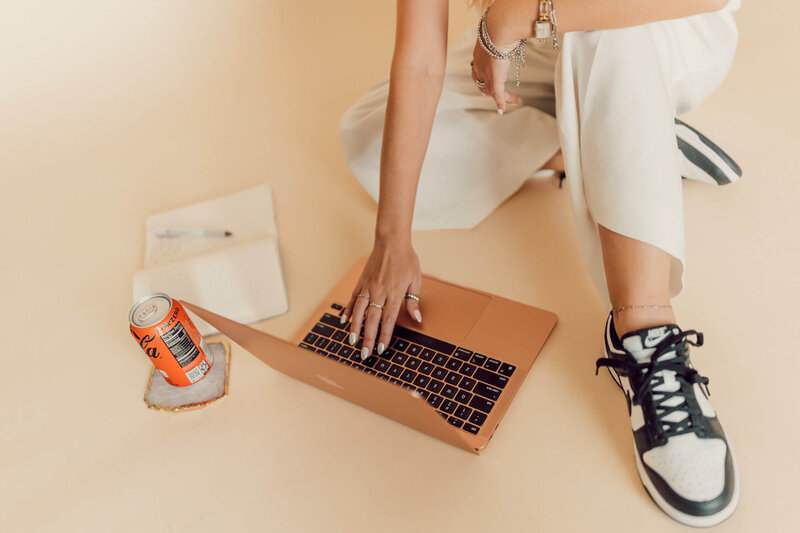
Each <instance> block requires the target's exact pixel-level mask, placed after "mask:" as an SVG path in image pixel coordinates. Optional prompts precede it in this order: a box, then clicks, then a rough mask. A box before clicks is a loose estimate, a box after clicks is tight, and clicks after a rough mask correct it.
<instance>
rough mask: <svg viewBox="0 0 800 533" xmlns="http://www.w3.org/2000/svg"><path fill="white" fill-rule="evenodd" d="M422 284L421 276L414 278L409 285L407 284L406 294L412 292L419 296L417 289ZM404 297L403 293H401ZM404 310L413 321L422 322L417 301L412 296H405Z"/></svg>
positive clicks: (418, 289)
mask: <svg viewBox="0 0 800 533" xmlns="http://www.w3.org/2000/svg"><path fill="white" fill-rule="evenodd" d="M421 286H422V279H421V278H414V281H412V282H411V285H409V286H408V291H407V293H408V294H413V295H415V296H418V297H419V291H420V288H421ZM403 296H404V297H405V295H403ZM405 301H406V312H407V313H408V316H410V317H411V318H412V319H413V320H414V321H416V322H419V323H422V312H421V311H420V310H419V302H418V301H417V300H415V299H413V298H405Z"/></svg>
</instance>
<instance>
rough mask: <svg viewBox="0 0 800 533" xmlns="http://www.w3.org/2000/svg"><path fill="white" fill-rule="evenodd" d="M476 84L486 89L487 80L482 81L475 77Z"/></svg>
mask: <svg viewBox="0 0 800 533" xmlns="http://www.w3.org/2000/svg"><path fill="white" fill-rule="evenodd" d="M475 85H477V86H478V87H480V88H481V89H485V88H486V82H485V81H481V80H479V79H475Z"/></svg>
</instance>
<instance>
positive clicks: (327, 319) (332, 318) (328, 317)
mask: <svg viewBox="0 0 800 533" xmlns="http://www.w3.org/2000/svg"><path fill="white" fill-rule="evenodd" d="M319 321H320V322H324V323H325V324H328V325H330V326H333V327H335V328H341V327H342V324H339V317H338V316H336V315H332V314H330V313H325V314H324V315H322V318H320V319H319Z"/></svg>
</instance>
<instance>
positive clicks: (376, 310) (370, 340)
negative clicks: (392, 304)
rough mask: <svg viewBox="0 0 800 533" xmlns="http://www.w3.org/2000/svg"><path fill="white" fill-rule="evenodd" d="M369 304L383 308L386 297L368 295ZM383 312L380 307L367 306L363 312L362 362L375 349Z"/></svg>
mask: <svg viewBox="0 0 800 533" xmlns="http://www.w3.org/2000/svg"><path fill="white" fill-rule="evenodd" d="M370 303H371V304H376V305H380V306H384V304H385V303H386V297H385V296H384V297H382V296H380V295H373V294H372V293H370ZM383 311H384V310H383V309H382V308H380V307H375V305H369V304H368V305H367V310H366V311H365V312H364V342H363V344H362V345H361V360H362V361H363V360H364V359H366V358H367V357H369V354H371V353H372V348H374V347H375V337H377V336H378V324H380V322H381V314H383Z"/></svg>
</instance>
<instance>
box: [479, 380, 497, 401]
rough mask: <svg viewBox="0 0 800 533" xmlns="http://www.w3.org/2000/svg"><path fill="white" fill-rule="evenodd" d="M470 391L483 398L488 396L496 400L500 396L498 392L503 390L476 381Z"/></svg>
mask: <svg viewBox="0 0 800 533" xmlns="http://www.w3.org/2000/svg"><path fill="white" fill-rule="evenodd" d="M472 392H474V393H475V394H480V395H481V396H483V397H484V398H489V399H490V400H497V399H498V398H499V397H500V393H501V392H503V391H501V390H500V389H498V388H496V387H492V386H491V385H486V384H485V383H478V384H477V385H475V388H474V389H473V390H472Z"/></svg>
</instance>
